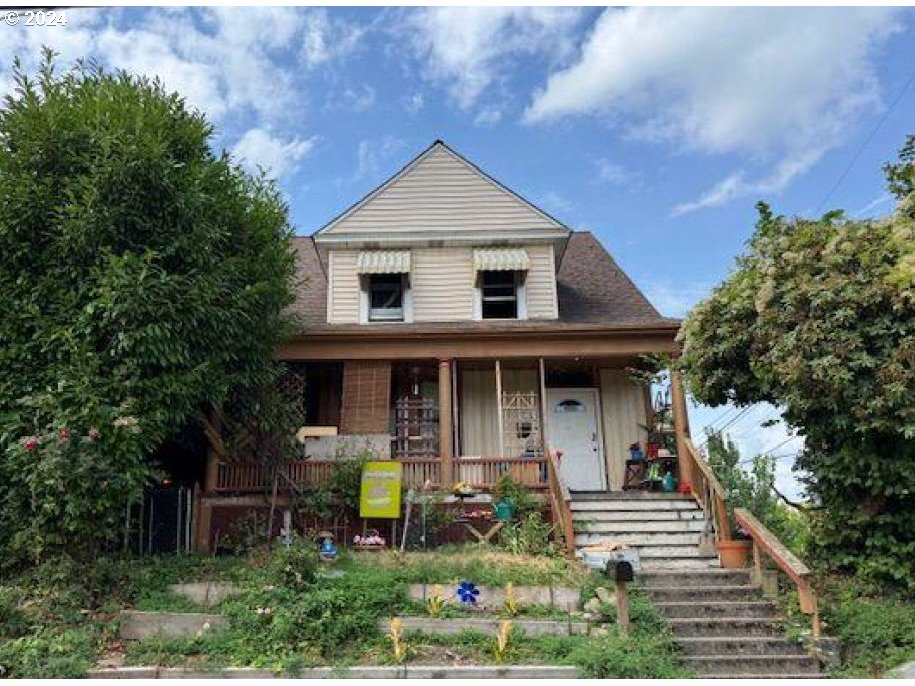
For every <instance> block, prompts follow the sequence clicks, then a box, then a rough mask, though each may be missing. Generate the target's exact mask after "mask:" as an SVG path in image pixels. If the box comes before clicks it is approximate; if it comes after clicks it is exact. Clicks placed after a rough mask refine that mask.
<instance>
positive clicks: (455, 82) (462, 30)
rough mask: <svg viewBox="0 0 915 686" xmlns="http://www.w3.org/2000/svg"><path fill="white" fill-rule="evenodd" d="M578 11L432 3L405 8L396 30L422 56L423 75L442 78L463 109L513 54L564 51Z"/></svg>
mask: <svg viewBox="0 0 915 686" xmlns="http://www.w3.org/2000/svg"><path fill="white" fill-rule="evenodd" d="M580 17H581V11H580V10H579V9H573V8H555V7H433V8H426V9H422V10H410V11H409V12H407V13H406V14H405V18H404V20H403V22H402V25H401V27H400V34H401V35H402V36H405V37H407V38H408V40H409V41H410V44H411V46H412V49H413V52H414V54H415V55H416V56H417V57H418V58H419V59H420V60H421V61H423V63H424V75H425V76H426V78H428V79H430V80H432V81H434V82H438V83H442V84H444V85H445V86H446V88H447V90H448V93H449V94H450V95H451V97H452V98H453V100H454V101H455V102H456V103H457V104H458V106H460V107H461V108H463V109H467V108H470V107H471V106H472V105H474V104H475V103H476V102H477V101H478V100H479V99H480V98H481V96H482V95H483V93H484V92H485V91H486V90H487V89H488V88H489V87H490V86H491V85H492V84H494V83H495V82H497V81H499V80H500V79H503V78H505V76H506V74H507V71H508V68H509V66H510V65H511V64H512V63H513V62H514V60H516V59H517V58H519V57H525V56H530V55H534V54H546V55H550V56H552V57H553V58H554V59H555V60H559V59H562V58H564V57H567V56H568V55H569V54H570V53H571V51H572V48H573V43H572V34H573V30H574V28H575V26H576V24H577V23H578V21H579V19H580Z"/></svg>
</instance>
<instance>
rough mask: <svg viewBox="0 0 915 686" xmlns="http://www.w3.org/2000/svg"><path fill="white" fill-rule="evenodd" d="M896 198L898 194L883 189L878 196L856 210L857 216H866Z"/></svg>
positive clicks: (855, 214)
mask: <svg viewBox="0 0 915 686" xmlns="http://www.w3.org/2000/svg"><path fill="white" fill-rule="evenodd" d="M895 199H896V196H895V195H893V194H892V193H889V192H888V191H883V192H881V193H880V195H878V196H877V197H876V198H874V199H873V200H871V201H870V202H869V203H867V204H866V205H865V206H864V207H862V208H861V209H859V210H856V211H855V212H854V216H856V217H864V216H867V215H869V214H871V213H872V212H873V211H874V210H876V209H877V208H878V207H882V206H883V205H889V204H891V203H892V202H893V201H894V200H895Z"/></svg>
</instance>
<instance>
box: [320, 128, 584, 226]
mask: <svg viewBox="0 0 915 686" xmlns="http://www.w3.org/2000/svg"><path fill="white" fill-rule="evenodd" d="M494 232H496V233H494ZM512 232H523V233H524V234H525V235H528V234H536V235H537V236H538V237H543V238H552V239H561V238H564V237H565V236H567V235H568V233H569V228H568V227H567V226H565V225H564V224H563V223H562V222H560V221H559V220H557V219H555V218H554V217H552V216H551V215H549V214H548V213H546V212H544V211H543V210H542V209H540V208H539V207H537V206H536V205H534V204H533V203H531V202H529V201H527V200H525V199H524V198H522V197H521V196H520V195H518V194H517V193H515V192H514V191H512V190H510V189H508V188H507V187H506V186H504V185H503V184H501V183H499V182H498V181H496V180H495V179H494V178H492V177H491V176H489V175H488V174H486V172H484V171H482V170H481V169H480V168H479V167H477V166H476V165H475V164H473V163H472V162H470V161H469V160H467V159H466V158H464V157H463V156H461V155H459V154H458V153H457V152H455V151H454V150H452V149H451V148H449V147H448V146H447V145H446V144H445V143H444V142H442V141H440V140H437V141H435V142H434V143H433V144H432V145H431V146H429V147H428V148H426V149H425V150H424V151H423V152H421V153H420V154H419V155H417V156H416V157H415V158H414V159H413V160H411V161H410V162H409V163H408V164H407V165H406V166H405V167H404V168H403V169H401V170H400V171H399V172H397V173H396V174H395V175H394V176H392V177H391V178H390V179H388V180H387V181H385V182H384V183H383V184H381V185H380V186H379V187H378V188H376V189H375V190H374V191H372V192H371V193H369V194H368V195H367V196H365V197H364V198H362V199H361V200H360V201H358V202H357V203H356V204H355V205H353V206H352V207H350V208H349V209H347V210H346V211H344V212H343V213H342V214H341V215H339V216H338V217H336V218H335V219H333V220H331V221H330V222H329V223H328V224H326V225H325V226H324V227H322V228H321V229H319V230H318V231H316V232H315V234H314V237H315V240H316V241H317V242H319V243H321V242H331V241H333V240H334V239H342V238H350V239H353V240H359V239H362V240H371V239H373V238H378V237H385V238H388V237H403V238H409V237H417V236H419V235H422V236H426V237H429V236H432V237H437V236H439V235H440V236H446V235H447V237H448V238H449V239H454V238H455V237H456V236H461V235H463V234H476V235H482V236H485V237H488V238H489V239H493V238H496V239H497V238H498V237H499V234H503V235H505V234H508V233H512Z"/></svg>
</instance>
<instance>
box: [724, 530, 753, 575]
mask: <svg viewBox="0 0 915 686" xmlns="http://www.w3.org/2000/svg"><path fill="white" fill-rule="evenodd" d="M715 547H716V548H717V550H718V559H719V560H720V561H721V566H722V567H724V568H725V569H742V568H744V567H746V566H747V558H748V557H749V555H750V551H751V550H752V549H753V541H752V540H751V539H750V537H749V536H748V535H747V533H746V532H745V531H744V530H743V529H741V528H739V527H738V528H736V529H735V530H734V532H733V536H732V538H731V540H729V541H718V543H716V544H715Z"/></svg>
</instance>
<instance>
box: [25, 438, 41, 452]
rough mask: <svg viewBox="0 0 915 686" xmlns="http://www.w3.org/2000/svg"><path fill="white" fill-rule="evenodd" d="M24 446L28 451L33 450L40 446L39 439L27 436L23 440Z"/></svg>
mask: <svg viewBox="0 0 915 686" xmlns="http://www.w3.org/2000/svg"><path fill="white" fill-rule="evenodd" d="M22 447H23V448H25V449H26V450H27V451H28V452H32V451H33V450H35V449H36V448H37V447H38V440H37V439H35V438H27V439H26V440H25V441H24V442H23V444H22Z"/></svg>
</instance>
